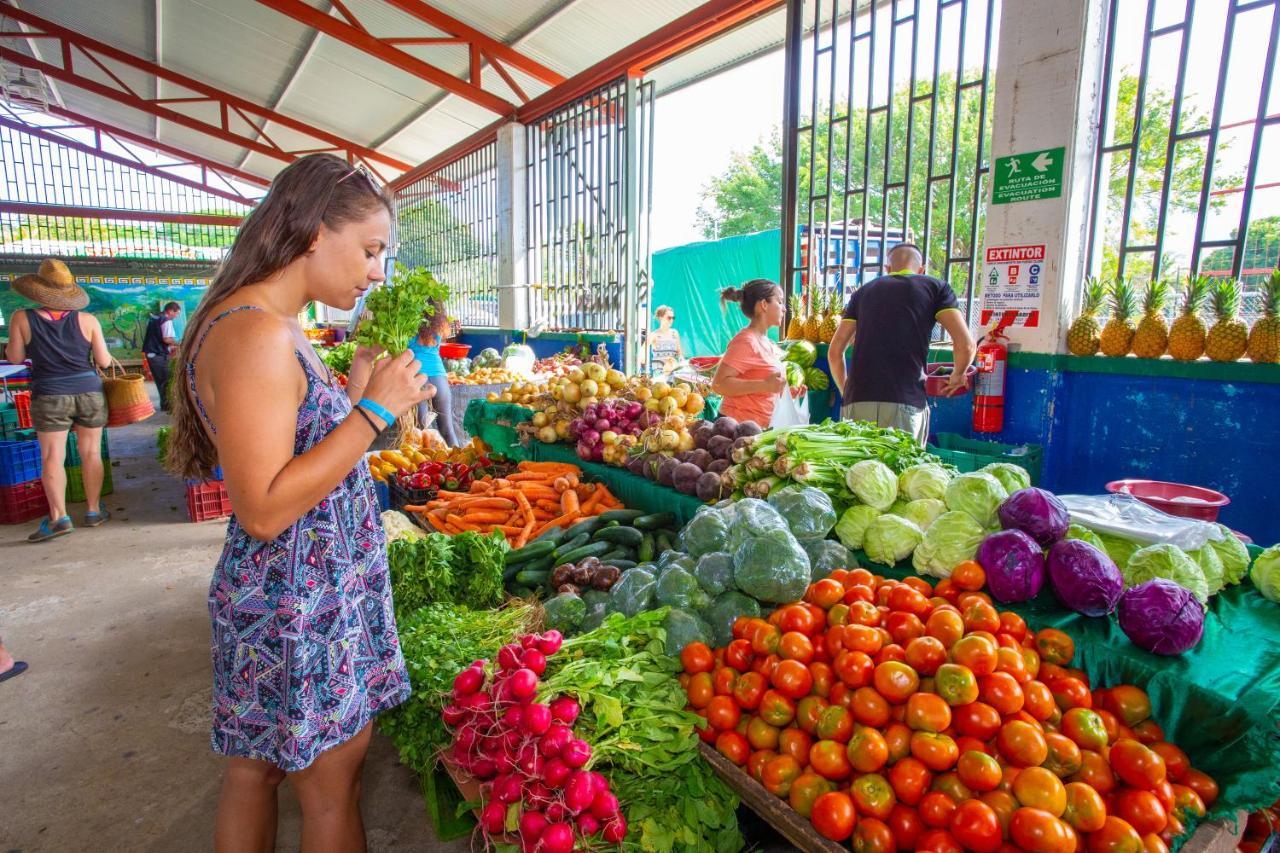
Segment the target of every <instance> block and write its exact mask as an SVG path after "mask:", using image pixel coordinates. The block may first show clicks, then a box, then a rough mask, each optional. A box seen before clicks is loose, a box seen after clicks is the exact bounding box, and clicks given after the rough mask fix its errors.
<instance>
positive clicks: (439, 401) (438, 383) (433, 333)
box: [409, 299, 458, 447]
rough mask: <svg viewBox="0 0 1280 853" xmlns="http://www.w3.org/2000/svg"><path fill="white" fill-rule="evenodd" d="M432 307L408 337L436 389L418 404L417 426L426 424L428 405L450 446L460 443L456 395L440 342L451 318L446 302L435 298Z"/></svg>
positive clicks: (423, 370)
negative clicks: (450, 385)
mask: <svg viewBox="0 0 1280 853" xmlns="http://www.w3.org/2000/svg"><path fill="white" fill-rule="evenodd" d="M429 308H430V310H429V311H426V312H423V315H422V318H423V319H422V325H421V326H419V327H418V334H417V335H415V336H414V337H412V338H410V339H409V349H410V350H412V351H413V357H414V358H416V359H417V360H418V361H419V362H421V363H422V368H421V373H422V375H423V376H426V377H427V381H428V382H430V383H431V385H432V387H433V388H434V389H435V396H434V397H433V398H432V399H430V400H425V401H423V402H421V403H419V404H418V426H419V427H422V426H424V425H425V423H426V420H427V412H428V411H429V409H428V407H431V408H434V409H435V412H436V425H435V428H436V430H437V431H438V432H439V433H440V436H441V437H442V438H443V439H444V441H445V444H447V445H449V446H450V447H457V446H458V437H457V434H456V433H455V432H454V429H453V394H452V392H451V391H450V389H449V377H448V375H447V374H446V372H445V369H444V359H442V358H441V357H440V342H441V340H443V339H444V337H445V336H446V334H447V332H448V330H449V317H448V315H447V314H446V313H445V308H444V303H442V302H441V301H440V300H438V299H437V300H432V302H431V304H430V306H429Z"/></svg>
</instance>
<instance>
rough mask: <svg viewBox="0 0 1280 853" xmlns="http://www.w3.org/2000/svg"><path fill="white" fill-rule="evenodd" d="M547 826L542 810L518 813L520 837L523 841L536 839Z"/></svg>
mask: <svg viewBox="0 0 1280 853" xmlns="http://www.w3.org/2000/svg"><path fill="white" fill-rule="evenodd" d="M546 828H547V818H546V816H545V815H543V814H542V812H539V811H527V812H525V813H524V814H522V815H520V837H521V838H523V839H524V840H525V841H530V842H532V841H537V840H538V838H539V837H540V836H541V835H542V830H544V829H546Z"/></svg>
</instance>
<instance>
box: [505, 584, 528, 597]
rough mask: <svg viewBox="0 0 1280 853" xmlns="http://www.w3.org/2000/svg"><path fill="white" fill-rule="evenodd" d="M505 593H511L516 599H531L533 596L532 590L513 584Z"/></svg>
mask: <svg viewBox="0 0 1280 853" xmlns="http://www.w3.org/2000/svg"><path fill="white" fill-rule="evenodd" d="M507 592H509V593H511V594H512V595H514V596H515V597H516V598H531V597H532V596H533V590H531V589H529V587H527V586H521V585H520V584H514V585H513V586H509V587H507Z"/></svg>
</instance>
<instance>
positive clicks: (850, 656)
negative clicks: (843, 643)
mask: <svg viewBox="0 0 1280 853" xmlns="http://www.w3.org/2000/svg"><path fill="white" fill-rule="evenodd" d="M832 668H833V669H834V670H835V673H836V677H837V678H839V679H840V681H841V682H842V683H843V684H845V685H847V686H849V687H852V688H854V689H857V688H859V687H866V686H867V685H868V684H870V683H871V679H872V677H873V676H874V675H875V669H876V666H875V664H874V663H872V662H871V656H870V655H868V654H867V653H866V652H860V651H853V650H846V651H842V652H841V653H840V654H839V655H837V656H836V659H835V663H834V664H833V665H832Z"/></svg>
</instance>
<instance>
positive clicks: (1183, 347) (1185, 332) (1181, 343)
mask: <svg viewBox="0 0 1280 853" xmlns="http://www.w3.org/2000/svg"><path fill="white" fill-rule="evenodd" d="M1209 287H1210V281H1209V279H1208V277H1207V276H1202V275H1190V276H1187V286H1186V287H1185V288H1183V290H1182V313H1181V314H1179V315H1178V318H1177V319H1176V320H1174V321H1173V325H1172V326H1171V327H1170V328H1169V355H1171V356H1173V357H1174V358H1176V359H1177V360H1178V361H1195V360H1196V359H1198V358H1199V357H1200V356H1202V355H1204V323H1203V322H1202V321H1201V320H1200V316H1199V312H1200V306H1202V305H1203V304H1204V300H1205V297H1206V296H1208V295H1209Z"/></svg>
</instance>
